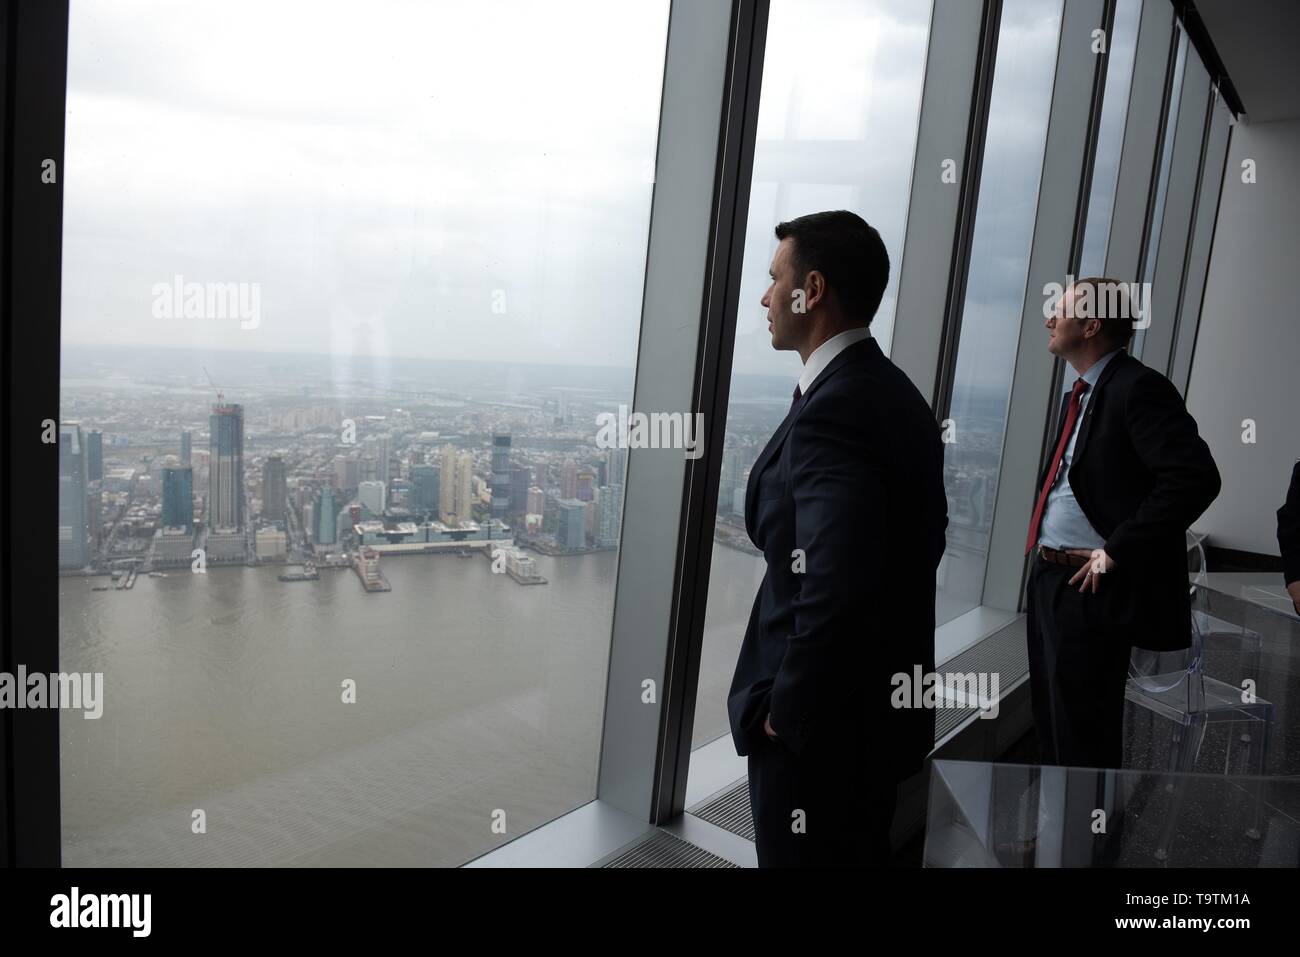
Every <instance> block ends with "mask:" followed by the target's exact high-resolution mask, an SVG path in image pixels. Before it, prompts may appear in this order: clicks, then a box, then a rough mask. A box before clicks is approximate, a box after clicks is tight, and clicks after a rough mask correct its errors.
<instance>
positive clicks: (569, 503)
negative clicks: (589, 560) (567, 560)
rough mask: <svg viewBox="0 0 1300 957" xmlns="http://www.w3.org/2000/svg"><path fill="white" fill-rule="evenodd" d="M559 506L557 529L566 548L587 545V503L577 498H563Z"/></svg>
mask: <svg viewBox="0 0 1300 957" xmlns="http://www.w3.org/2000/svg"><path fill="white" fill-rule="evenodd" d="M556 505H557V506H558V507H559V527H558V529H557V531H556V534H557V537H558V538H559V539H560V544H561V545H563V546H564V547H565V548H586V547H587V503H586V502H579V501H578V500H577V499H576V498H562V499H560V500H559V501H558V502H557V503H556Z"/></svg>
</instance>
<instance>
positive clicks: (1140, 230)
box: [1106, 0, 1177, 282]
mask: <svg viewBox="0 0 1300 957" xmlns="http://www.w3.org/2000/svg"><path fill="white" fill-rule="evenodd" d="M1175 30H1176V28H1175V25H1174V12H1173V7H1171V6H1170V5H1169V3H1168V0H1144V3H1143V4H1142V17H1141V20H1140V22H1139V25H1138V45H1137V51H1136V53H1135V54H1134V61H1133V80H1132V83H1131V84H1130V86H1129V98H1128V119H1127V121H1126V122H1125V124H1124V142H1123V145H1122V146H1121V152H1120V164H1119V176H1118V178H1117V181H1116V187H1115V206H1114V212H1113V213H1112V215H1111V223H1110V236H1109V238H1108V240H1107V243H1106V275H1107V276H1112V277H1114V278H1116V279H1127V280H1130V281H1134V282H1136V281H1138V280H1139V279H1140V278H1141V272H1140V270H1141V267H1142V258H1143V255H1144V252H1145V250H1146V246H1147V242H1146V238H1147V237H1146V231H1147V224H1148V223H1149V222H1150V216H1151V204H1152V203H1153V202H1154V196H1155V177H1156V175H1157V173H1158V170H1159V161H1160V157H1159V155H1158V154H1159V150H1160V142H1161V134H1162V133H1163V132H1164V122H1163V117H1164V111H1165V105H1166V104H1167V102H1168V99H1169V97H1168V84H1169V83H1170V82H1171V78H1172V75H1173V68H1174V57H1175V55H1176V53H1177V47H1176V45H1175V42H1174V41H1175V37H1176V32H1175Z"/></svg>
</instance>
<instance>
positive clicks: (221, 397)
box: [203, 366, 226, 405]
mask: <svg viewBox="0 0 1300 957" xmlns="http://www.w3.org/2000/svg"><path fill="white" fill-rule="evenodd" d="M203 374H204V375H205V376H207V377H208V385H210V386H212V390H213V391H214V392H216V393H217V405H225V404H226V394H225V393H224V392H222V391H221V388H220V387H219V386H218V385H217V384H216V383H215V382H213V381H212V373H211V372H209V371H208V367H207V366H203Z"/></svg>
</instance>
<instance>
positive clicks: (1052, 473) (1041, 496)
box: [1025, 379, 1088, 555]
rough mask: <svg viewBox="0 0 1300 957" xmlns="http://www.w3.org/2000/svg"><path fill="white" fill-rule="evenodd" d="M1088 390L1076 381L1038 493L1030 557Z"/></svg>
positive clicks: (1028, 542)
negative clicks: (1080, 401) (1080, 398)
mask: <svg viewBox="0 0 1300 957" xmlns="http://www.w3.org/2000/svg"><path fill="white" fill-rule="evenodd" d="M1086 388H1088V383H1086V382H1084V381H1083V380H1082V379H1075V380H1074V389H1073V390H1071V392H1070V408H1069V411H1067V412H1066V413H1065V423H1064V424H1063V425H1062V426H1061V437H1060V438H1059V439H1058V440H1057V442H1056V454H1054V455H1053V456H1052V464H1051V466H1050V467H1049V468H1048V469H1047V478H1046V479H1044V480H1043V488H1042V491H1040V492H1039V493H1038V502H1037V503H1036V504H1035V505H1034V517H1033V518H1031V519H1030V520H1029V538H1028V539H1027V540H1026V541H1025V554H1026V555H1028V554H1029V553H1030V552H1032V551H1033V550H1034V546H1035V545H1037V544H1038V533H1039V530H1040V529H1041V527H1042V524H1043V510H1044V509H1045V508H1046V507H1047V496H1048V494H1049V493H1050V492H1051V491H1052V486H1053V485H1055V484H1056V473H1057V470H1058V469H1060V467H1061V459H1062V458H1064V456H1065V447H1066V446H1067V445H1069V444H1070V436H1071V435H1073V434H1074V422H1075V420H1076V419H1077V418H1078V417H1079V397H1080V396H1082V395H1083V390H1084V389H1086Z"/></svg>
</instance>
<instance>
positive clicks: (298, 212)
mask: <svg viewBox="0 0 1300 957" xmlns="http://www.w3.org/2000/svg"><path fill="white" fill-rule="evenodd" d="M1031 2H1032V4H1033V5H1034V6H1036V7H1038V8H1039V9H1046V10H1054V9H1059V6H1058V3H1057V2H1051V0H1018V2H1016V0H1013V2H1012V3H1011V4H1010V6H1011V7H1013V8H1014V7H1017V6H1028V5H1029V4H1030V3H1031ZM929 16H930V11H929V5H928V4H926V3H921V2H917V0H776V2H774V3H773V5H772V12H771V19H770V22H769V39H768V48H767V54H766V61H765V76H764V87H763V97H762V104H761V109H760V117H759V144H758V149H757V155H756V157H755V173H754V184H753V191H752V195H751V203H750V219H749V222H750V228H749V234H748V238H747V243H746V257H745V266H744V276H743V281H744V292H743V296H742V301H741V309H740V314H739V316H738V326H737V348H736V353H737V355H736V364H735V368H736V371H737V372H769V373H785V374H790V375H793V376H797V375H798V371H799V360H798V357H797V356H796V355H795V354H793V353H780V354H778V353H774V352H773V351H772V349H771V347H770V336H769V334H768V332H767V328H766V322H765V310H764V309H763V308H762V307H761V306H759V304H758V299H759V297H760V296H761V295H762V293H763V291H764V289H765V286H766V276H767V268H768V264H769V261H770V257H771V254H772V250H773V248H774V247H775V238H774V237H773V236H772V227H773V226H774V225H775V223H776V222H778V221H779V220H782V219H788V218H791V217H792V216H796V215H801V214H803V213H808V212H813V211H816V210H818V209H827V208H841V207H844V208H849V209H853V210H855V211H856V212H858V213H860V214H861V215H863V216H864V217H865V218H866V219H867V220H868V221H870V222H872V223H873V225H875V226H877V228H878V229H880V231H881V234H882V236H883V237H884V239H885V242H886V245H887V247H888V249H889V251H890V255H891V259H892V260H893V270H892V273H893V275H892V280H893V281H891V287H890V290H889V291H888V293H887V295H886V300H885V303H884V305H883V306H882V310H881V314H880V316H879V317H878V320H877V323H876V334H877V336H878V337H879V338H880V339H881V340H882V344H884V345H886V347H887V346H888V343H889V339H890V331H891V327H892V324H893V286H894V281H896V279H897V274H898V265H899V258H900V255H899V254H900V253H901V249H902V239H903V231H904V225H905V222H906V213H907V195H908V189H909V186H910V184H911V177H912V159H913V150H914V146H915V136H916V123H917V112H918V108H919V103H920V93H921V77H922V71H923V69H924V60H925V46H926V37H927V34H928V30H929ZM1034 20H1035V22H1032V23H1030V22H1026V23H1024V35H1023V36H1021V37H1020V38H1019V39H1021V40H1023V41H1024V43H1023V46H1021V45H1020V44H1017V46H1021V53H1022V55H1023V56H1024V57H1025V58H1026V65H1028V62H1032V60H1033V59H1037V58H1042V59H1044V60H1045V61H1046V62H1047V64H1048V67H1047V68H1048V71H1049V72H1048V76H1049V77H1050V63H1051V61H1052V60H1054V58H1055V57H1054V53H1055V49H1054V45H1053V44H1052V42H1051V40H1052V36H1051V35H1052V33H1053V32H1054V29H1055V24H1054V22H1053V21H1054V17H1052V16H1047V17H1039V18H1034ZM1008 21H1011V22H1008ZM1014 21H1015V17H1014V16H1009V15H1006V14H1004V26H1003V29H1004V31H1006V30H1008V29H1019V27H1018V25H1017V24H1016V23H1015V22H1014ZM667 22H668V0H619V2H617V3H613V2H608V0H552V2H546V3H537V2H529V0H520V2H513V0H493V2H474V3H451V2H428V0H425V2H419V0H411V2H403V0H385V2H382V3H381V2H368V3H365V4H356V3H354V2H317V0H313V2H310V3H307V2H289V0H284V2H267V0H261V2H251V3H250V2H246V0H224V2H221V3H216V2H207V0H189V2H186V3H174V2H162V0H112V2H86V0H74V2H73V5H72V25H71V40H70V44H71V47H70V51H69V65H68V130H67V151H66V156H67V160H66V164H67V165H66V169H65V170H64V177H65V179H64V182H65V239H64V272H63V276H64V313H63V335H64V339H65V341H66V342H68V343H75V344H90V343H116V344H151V345H164V346H168V345H169V346H178V347H183V348H194V349H210V348H216V349H253V350H265V351H273V352H280V351H290V352H330V353H335V354H339V355H343V354H350V355H374V356H379V355H400V356H427V357H434V358H452V359H456V358H478V359H490V358H496V359H501V360H505V361H522V362H559V363H575V362H576V363H585V364H593V365H614V366H628V367H630V366H632V365H633V364H634V362H635V358H636V345H637V327H638V323H639V322H640V300H641V292H642V280H643V274H644V267H645V249H646V237H647V232H648V228H649V212H650V201H651V189H652V183H651V180H650V173H651V169H652V163H653V157H654V151H655V141H656V136H657V130H658V121H659V99H660V93H661V86H662V81H663V59H664V44H665V39H666V33H667ZM1011 49H1015V47H1004V50H1011ZM1004 55H1005V54H1004ZM1031 69H1032V68H1031ZM1000 72H1005V71H1000ZM1022 75H1023V74H1022ZM1011 86H1013V85H1012V84H1007V83H1004V84H1003V91H1002V93H1001V95H1000V97H998V99H1000V101H1001V102H1002V103H1003V104H1004V107H1005V108H1004V110H1003V111H1002V115H1001V116H999V115H998V113H996V112H995V114H994V116H993V118H992V120H991V125H990V135H989V150H990V151H991V154H997V153H1000V152H1003V151H1005V155H1007V156H1012V157H1014V156H1023V155H1024V154H1025V153H1026V152H1029V153H1032V150H1033V142H1034V138H1035V135H1041V131H1040V130H1036V129H1034V127H1035V126H1036V123H1034V122H1030V121H1029V120H1028V118H1022V117H1020V116H1018V115H1017V108H1018V106H1019V103H1020V99H1021V91H1019V90H1017V89H1014V88H1008V87H1011ZM1023 94H1024V99H1023V103H1024V107H1025V109H1028V110H1034V109H1038V108H1040V101H1041V98H1042V94H1041V91H1039V90H1025V91H1023ZM1043 119H1045V117H1043ZM1039 148H1040V149H1041V145H1040V147H1039ZM991 158H992V159H993V160H994V161H993V162H992V163H989V162H987V161H986V167H985V168H986V175H987V173H988V171H990V170H999V169H1001V168H1004V164H1002V163H1001V161H1000V159H999V158H998V157H997V156H991ZM1012 165H1013V166H1014V165H1015V164H1012ZM1029 165H1030V166H1032V160H1031V162H1030V164H1029ZM1022 168H1024V166H1023V165H1022ZM1007 172H1010V170H1007ZM936 180H937V174H936ZM1033 186H1034V183H1033V182H1023V181H1020V182H1018V183H1017V182H1015V181H1014V177H1008V178H1006V179H1005V180H1004V182H1003V185H1002V187H1001V191H1002V192H1003V193H1006V192H1007V191H1008V190H1010V191H1011V192H1013V193H1018V194H1019V195H1017V196H1011V195H1003V196H1000V197H999V196H991V195H990V196H989V199H990V203H989V205H988V207H987V208H986V207H984V206H982V207H981V217H987V216H993V215H998V216H1007V215H1012V214H1013V213H1016V212H1018V211H1019V212H1023V210H1024V209H1025V204H1029V208H1030V209H1031V210H1032V203H1033ZM936 188H938V183H937V181H936ZM989 189H990V187H989V186H988V185H986V187H985V191H984V195H988V194H989ZM993 200H1001V202H998V203H994V202H992V201H993ZM986 223H987V220H986ZM1030 223H1031V224H1032V219H1031V220H1030ZM988 225H989V226H992V225H993V224H988ZM1013 233H1014V234H1017V235H1016V236H1015V237H1014V238H1015V239H1017V240H1019V238H1020V237H1019V235H1018V233H1019V230H1015V229H993V230H992V231H991V233H990V235H992V234H1004V235H1006V236H1007V238H1008V239H1011V238H1013V237H1012V236H1011V234H1013ZM1010 252H1012V250H1008V253H1010ZM1014 258H1015V257H1014V256H1004V257H993V258H991V259H990V269H994V270H996V271H997V272H998V273H999V274H1001V275H999V276H994V275H990V276H989V277H987V278H988V280H989V282H988V284H987V288H990V289H991V287H993V286H996V285H998V282H997V281H996V280H998V279H1000V278H1010V279H1011V280H1012V283H1011V284H1012V285H1013V286H1014V272H1015V270H1016V268H1018V267H1017V265H1016V263H1015V262H1014V261H1013V260H1014ZM1004 268H1005V270H1006V272H1005V273H1004V272H1003V269H1004ZM1020 268H1021V280H1020V281H1021V282H1022V283H1023V267H1020ZM1008 273H1009V274H1010V276H1009V277H1008V276H1007V274H1008ZM176 275H181V276H183V277H184V280H185V281H187V282H204V283H206V282H242V283H257V284H259V287H260V296H261V304H260V312H261V315H260V322H259V324H258V325H257V328H255V329H241V328H240V323H239V322H238V321H237V320H230V319H228V320H221V319H184V318H172V319H160V318H156V317H155V316H154V314H153V309H152V306H153V299H154V294H153V287H154V286H155V284H158V283H170V282H171V281H172V280H173V277H174V276H176ZM943 278H944V277H936V281H942V280H943ZM979 285H980V284H978V283H975V282H974V280H973V288H977V287H978V286H979ZM494 297H495V298H494ZM989 298H990V300H993V299H997V300H1000V301H999V302H997V303H996V304H995V303H993V302H992V301H990V303H989V306H990V308H992V309H994V310H997V309H1007V308H1012V307H1014V304H1013V303H1012V302H1010V300H1009V299H1005V298H1003V297H1000V296H995V295H993V294H992V292H990V293H989ZM494 303H495V304H496V306H497V308H500V306H501V304H502V303H504V306H505V309H506V312H505V314H504V315H500V314H496V313H494V312H493V308H494ZM903 319H904V320H910V321H920V317H907V316H904V317H903ZM933 321H939V317H933ZM1016 321H1017V322H1018V314H1017V316H1016ZM1012 345H1013V344H1012ZM969 348H970V349H971V350H977V349H978V347H977V346H974V345H972V346H970V347H969ZM972 358H973V357H972ZM982 365H983V364H982V363H979V362H976V363H974V364H973V366H974V368H982Z"/></svg>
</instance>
